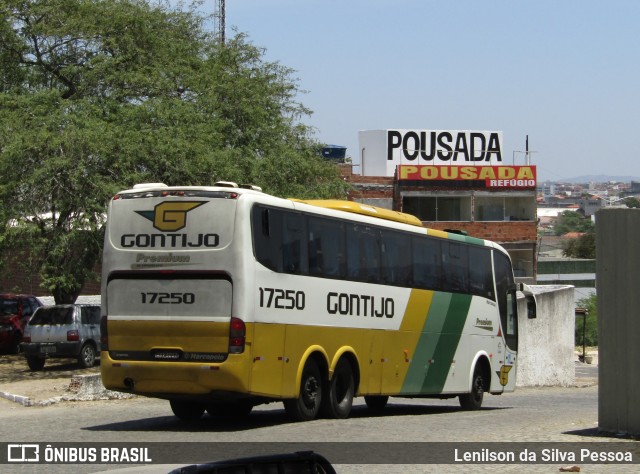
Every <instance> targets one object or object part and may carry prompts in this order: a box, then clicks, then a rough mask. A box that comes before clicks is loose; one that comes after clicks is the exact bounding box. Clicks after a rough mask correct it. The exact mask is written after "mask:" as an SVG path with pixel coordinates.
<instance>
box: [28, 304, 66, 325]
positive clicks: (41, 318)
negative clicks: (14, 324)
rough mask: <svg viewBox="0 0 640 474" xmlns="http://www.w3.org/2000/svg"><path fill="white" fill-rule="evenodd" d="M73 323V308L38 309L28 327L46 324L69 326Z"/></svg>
mask: <svg viewBox="0 0 640 474" xmlns="http://www.w3.org/2000/svg"><path fill="white" fill-rule="evenodd" d="M72 322H73V308H72V307H70V306H66V307H55V306H52V307H48V308H38V310H37V311H36V312H35V314H34V315H33V317H32V318H31V321H29V325H30V326H42V325H46V324H71V323H72Z"/></svg>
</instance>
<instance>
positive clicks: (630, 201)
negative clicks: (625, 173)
mask: <svg viewBox="0 0 640 474" xmlns="http://www.w3.org/2000/svg"><path fill="white" fill-rule="evenodd" d="M623 202H624V203H625V205H626V206H627V207H630V208H634V209H637V208H639V207H640V199H638V198H636V197H628V198H626V199H625V200H624V201H623Z"/></svg>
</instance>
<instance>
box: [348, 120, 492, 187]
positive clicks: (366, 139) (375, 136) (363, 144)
mask: <svg viewBox="0 0 640 474" xmlns="http://www.w3.org/2000/svg"><path fill="white" fill-rule="evenodd" d="M358 136H359V143H360V147H359V155H360V164H361V174H362V175H363V176H389V177H391V176H393V174H394V172H395V171H396V166H398V165H433V166H447V167H448V166H465V165H473V166H500V165H502V164H503V163H504V162H503V150H502V132H498V131H482V130H420V129H418V130H413V129H391V130H363V131H360V132H359V134H358Z"/></svg>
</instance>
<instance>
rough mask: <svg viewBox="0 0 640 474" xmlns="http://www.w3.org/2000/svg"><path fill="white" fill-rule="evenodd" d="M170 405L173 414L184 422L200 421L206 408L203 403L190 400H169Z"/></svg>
mask: <svg viewBox="0 0 640 474" xmlns="http://www.w3.org/2000/svg"><path fill="white" fill-rule="evenodd" d="M169 404H170V405H171V411H173V414H174V415H176V416H177V417H178V418H180V419H181V420H184V421H193V420H198V419H200V417H201V416H202V414H203V413H204V410H205V406H204V405H203V404H202V403H197V402H192V401H188V400H169Z"/></svg>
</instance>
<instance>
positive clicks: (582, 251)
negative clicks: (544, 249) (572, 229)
mask: <svg viewBox="0 0 640 474" xmlns="http://www.w3.org/2000/svg"><path fill="white" fill-rule="evenodd" d="M563 247H564V249H563V251H562V254H563V255H564V256H565V257H571V258H590V259H594V258H596V234H595V232H594V231H590V232H587V233H585V234H583V235H581V236H580V237H576V238H574V239H566V240H564V242H563Z"/></svg>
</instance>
